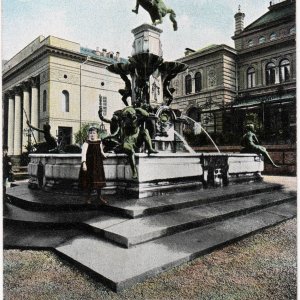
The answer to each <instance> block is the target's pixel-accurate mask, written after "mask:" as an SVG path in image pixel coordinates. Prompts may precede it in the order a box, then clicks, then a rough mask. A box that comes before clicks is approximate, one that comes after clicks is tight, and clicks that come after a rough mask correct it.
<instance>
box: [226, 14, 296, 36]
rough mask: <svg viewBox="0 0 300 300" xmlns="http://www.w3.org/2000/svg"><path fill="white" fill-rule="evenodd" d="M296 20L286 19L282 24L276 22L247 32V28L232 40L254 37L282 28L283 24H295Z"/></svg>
mask: <svg viewBox="0 0 300 300" xmlns="http://www.w3.org/2000/svg"><path fill="white" fill-rule="evenodd" d="M295 22H296V20H295V19H291V18H285V19H284V20H281V21H280V23H278V21H274V22H271V23H268V24H266V25H262V26H260V27H257V28H253V29H249V30H247V27H246V28H245V29H244V30H243V31H242V32H241V33H239V34H237V35H234V36H232V37H231V38H232V39H233V40H238V39H241V38H243V37H246V36H249V35H252V34H254V33H258V32H262V31H266V30H269V29H271V28H276V27H278V26H282V25H283V24H285V25H286V24H288V23H291V24H293V23H295Z"/></svg>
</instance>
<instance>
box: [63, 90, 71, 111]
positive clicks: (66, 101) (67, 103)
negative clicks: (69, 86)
mask: <svg viewBox="0 0 300 300" xmlns="http://www.w3.org/2000/svg"><path fill="white" fill-rule="evenodd" d="M62 111H63V112H69V111H70V96H69V92H68V91H66V90H64V91H62Z"/></svg>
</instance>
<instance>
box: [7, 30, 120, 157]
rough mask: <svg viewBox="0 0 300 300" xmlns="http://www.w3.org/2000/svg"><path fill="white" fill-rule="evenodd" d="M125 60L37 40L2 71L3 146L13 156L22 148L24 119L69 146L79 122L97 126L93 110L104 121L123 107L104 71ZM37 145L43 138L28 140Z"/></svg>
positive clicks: (114, 80)
mask: <svg viewBox="0 0 300 300" xmlns="http://www.w3.org/2000/svg"><path fill="white" fill-rule="evenodd" d="M124 61H126V60H124V59H122V58H121V57H120V54H119V53H118V52H116V53H113V52H108V51H107V50H105V49H103V50H102V51H100V50H99V49H98V48H97V49H96V50H92V49H88V48H83V47H81V46H80V44H78V43H74V42H71V41H67V40H64V39H60V38H57V37H54V36H48V37H47V38H45V37H43V36H39V37H38V38H37V39H35V40H34V41H33V42H31V43H30V44H29V45H28V46H26V47H25V48H24V49H23V50H21V51H20V52H19V53H18V54H16V55H15V56H14V57H13V58H12V59H10V60H9V61H7V62H6V63H5V64H4V66H3V72H2V78H3V86H2V92H3V95H2V97H3V99H2V100H3V102H2V111H3V144H7V145H8V150H9V155H12V156H13V157H18V156H20V155H21V153H22V152H24V151H25V147H26V145H27V144H28V130H27V129H28V126H27V120H28V121H29V122H30V123H31V124H32V125H33V126H35V127H39V128H43V125H44V124H46V123H47V122H48V123H49V124H50V125H51V134H52V135H53V136H57V135H58V133H59V132H63V133H64V135H65V136H66V137H67V143H69V144H71V143H74V133H76V132H77V131H78V130H79V129H80V128H81V126H82V124H84V123H99V118H98V108H99V105H100V106H101V107H102V108H103V113H104V115H106V117H107V118H110V117H111V116H112V113H113V112H114V111H115V110H117V109H120V108H122V107H123V103H122V101H121V96H120V95H119V93H118V90H119V89H120V88H123V87H124V83H123V81H122V80H121V79H120V77H119V76H118V75H115V74H112V73H110V72H109V71H107V70H106V67H107V66H108V65H110V64H113V63H116V62H124ZM31 138H32V139H33V140H32V142H35V141H37V142H38V141H42V140H43V134H40V135H39V134H37V132H36V131H35V132H34V136H32V137H31Z"/></svg>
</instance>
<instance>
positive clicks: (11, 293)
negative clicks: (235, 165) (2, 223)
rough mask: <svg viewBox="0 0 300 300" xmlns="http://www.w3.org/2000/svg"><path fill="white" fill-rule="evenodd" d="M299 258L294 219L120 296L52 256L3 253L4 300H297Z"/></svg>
mask: <svg viewBox="0 0 300 300" xmlns="http://www.w3.org/2000/svg"><path fill="white" fill-rule="evenodd" d="M296 253H297V251H296V219H292V220H289V221H286V222H284V223H281V224H279V225H277V226H275V227H272V228H269V229H266V230H264V231H262V232H261V233H258V234H256V235H253V236H251V237H248V238H245V239H243V240H241V241H239V242H237V243H235V244H232V245H229V246H226V247H224V248H222V249H220V250H216V251H214V252H212V253H210V254H207V255H205V256H203V257H200V258H198V259H195V260H193V261H191V262H189V263H186V264H183V265H181V266H179V267H177V268H174V269H172V270H169V271H168V272H165V273H163V274H160V275H158V276H156V277H153V278H151V279H149V280H147V281H145V282H143V283H140V284H137V285H135V286H133V287H132V288H131V289H128V290H125V291H123V292H121V293H118V294H116V293H114V292H112V291H110V290H108V289H107V288H106V287H104V286H103V285H102V284H101V283H99V282H97V281H96V280H94V279H93V278H91V277H89V276H88V275H87V274H86V273H84V272H81V271H80V270H79V269H77V268H76V267H74V266H72V265H71V264H69V263H68V262H66V261H62V260H61V259H59V258H58V257H57V256H56V255H55V254H53V253H52V252H50V251H31V250H26V251H21V250H15V249H14V250H4V262H3V268H4V273H3V283H4V285H3V289H4V299H5V300H12V299H16V300H19V299H22V300H27V299H30V300H37V299H41V300H43V299H76V300H77V299H78V300H79V299H80V300H82V299H147V300H148V299H159V300H161V299H201V300H208V299H210V300H219V299H223V300H227V299H228V300H235V299H249V300H250V299H251V300H253V299H257V300H269V299H274V300H281V299H288V300H292V299H296ZM99 259H101V258H99Z"/></svg>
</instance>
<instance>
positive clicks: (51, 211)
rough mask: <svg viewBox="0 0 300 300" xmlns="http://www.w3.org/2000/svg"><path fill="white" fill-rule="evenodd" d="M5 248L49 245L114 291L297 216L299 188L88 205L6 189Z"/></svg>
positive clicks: (257, 186)
mask: <svg viewBox="0 0 300 300" xmlns="http://www.w3.org/2000/svg"><path fill="white" fill-rule="evenodd" d="M8 198H9V201H10V202H11V203H9V204H7V206H6V207H5V211H4V220H5V222H4V247H20V248H42V249H45V248H50V249H53V250H55V251H56V253H58V254H59V255H61V256H62V257H63V258H65V259H68V260H70V261H71V262H74V263H76V264H77V265H78V266H81V267H82V268H83V269H84V270H86V271H87V272H90V273H91V274H93V275H94V276H97V277H98V278H99V280H101V281H102V282H103V283H105V284H107V285H108V286H109V287H111V288H112V289H113V290H115V291H118V290H121V289H123V288H128V287H130V286H131V285H132V284H135V283H137V282H140V281H143V280H145V279H146V278H148V277H150V276H154V275H156V274H158V273H160V272H163V271H165V270H166V269H169V268H171V267H173V266H177V265H179V264H181V263H183V262H186V261H189V260H191V259H194V258H195V257H197V256H200V255H203V254H205V253H207V252H210V251H212V250H213V249H215V248H218V247H221V246H223V245H226V244H228V243H230V242H233V241H236V240H238V239H241V238H243V237H244V236H247V235H249V234H251V233H254V232H256V231H259V230H261V229H263V228H266V227H268V226H273V225H275V224H277V223H279V222H282V221H285V220H287V219H289V218H292V217H294V216H295V215H296V201H295V199H296V193H294V192H287V191H285V190H283V189H281V185H278V184H268V183H264V182H260V183H252V184H238V185H232V186H228V187H224V188H221V189H220V188H219V189H206V190H199V191H193V192H181V193H176V194H166V195H161V196H155V197H149V198H146V199H129V200H128V199H126V196H114V195H108V196H107V199H108V200H109V205H107V206H99V205H97V204H95V205H86V204H84V198H83V197H82V196H74V195H62V194H54V193H45V192H42V191H38V190H29V189H28V188H27V187H26V186H19V187H15V188H11V189H8Z"/></svg>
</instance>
